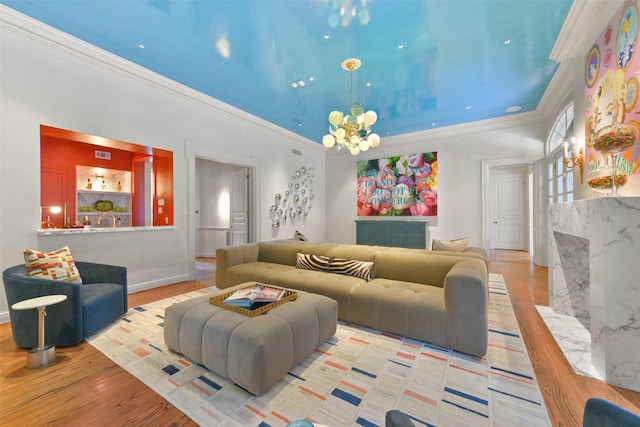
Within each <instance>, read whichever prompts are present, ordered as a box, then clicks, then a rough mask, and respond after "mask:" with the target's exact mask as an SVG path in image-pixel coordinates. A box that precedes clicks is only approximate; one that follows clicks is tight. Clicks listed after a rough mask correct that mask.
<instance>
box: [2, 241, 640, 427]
mask: <svg viewBox="0 0 640 427" xmlns="http://www.w3.org/2000/svg"><path fill="white" fill-rule="evenodd" d="M204 261H206V260H204ZM489 270H490V271H491V272H492V273H499V274H502V275H503V276H504V278H505V281H506V283H507V286H508V289H509V294H510V296H511V300H512V302H513V307H514V310H515V312H516V316H517V317H518V321H519V323H520V327H521V329H522V334H523V337H524V340H525V342H526V344H527V349H528V351H529V355H530V356H531V362H532V364H533V367H534V370H535V372H536V376H537V379H538V382H539V384H540V388H541V391H542V394H543V396H544V399H545V402H546V405H547V408H548V410H549V413H550V415H551V420H552V424H553V426H576V427H579V426H580V425H581V424H582V411H583V408H584V404H585V402H586V400H587V399H588V398H589V397H595V396H598V397H603V398H605V399H608V400H610V401H612V402H614V403H616V404H618V405H621V406H623V407H625V408H627V409H629V410H631V411H633V412H636V413H639V414H640V393H635V392H632V391H629V390H625V389H622V388H617V387H612V386H609V385H607V384H606V383H604V382H602V381H598V380H594V379H591V378H586V377H581V376H578V375H575V374H574V373H573V370H572V369H571V367H570V366H569V364H568V363H567V361H566V359H565V358H564V356H563V355H562V352H561V351H560V349H559V347H558V346H557V344H556V343H555V341H554V340H553V338H552V336H551V334H550V333H549V331H548V330H547V329H546V326H545V325H544V323H543V322H542V320H541V319H540V317H539V315H538V313H537V311H536V309H535V307H534V305H536V304H537V305H546V304H547V300H548V296H547V269H546V268H541V267H536V266H534V265H533V263H532V261H531V257H530V256H529V254H528V253H526V252H517V251H493V252H492V253H491V262H490V267H489ZM213 284H214V278H213V276H212V275H211V273H210V272H209V273H204V274H201V275H198V276H197V280H195V281H192V282H183V283H179V284H176V285H171V286H164V287H162V288H157V289H152V290H149V291H144V292H139V293H134V294H131V295H129V305H130V306H131V307H134V306H138V305H141V304H146V303H148V302H152V301H156V300H159V299H162V298H167V297H169V296H172V295H178V294H181V293H185V292H188V291H191V290H195V289H200V288H203V287H207V286H211V285H213ZM25 352H26V350H24V349H21V348H17V347H16V346H15V344H14V343H13V340H12V337H11V327H10V325H9V324H4V325H0V425H2V426H18V425H20V426H22V425H30V426H31V425H45V424H46V425H64V426H107V425H108V426H124V425H131V426H194V425H195V423H193V422H192V421H190V420H189V418H187V417H186V416H185V415H183V414H182V413H181V412H180V411H178V410H177V409H176V408H175V407H173V406H172V405H171V404H169V403H167V402H166V401H165V400H164V399H162V398H161V397H159V396H158V395H157V394H156V393H155V392H154V391H152V390H151V389H149V388H148V387H146V386H145V385H144V384H142V383H141V382H140V381H139V380H137V379H136V378H135V377H133V376H132V375H130V374H129V373H127V372H126V371H124V370H123V369H122V368H120V367H119V366H118V365H116V364H115V363H113V362H112V361H111V360H110V359H108V358H107V357H106V356H104V355H103V354H102V353H100V352H99V351H97V350H96V349H94V348H93V347H92V346H91V345H89V344H87V343H81V344H79V345H77V346H73V347H66V348H58V360H57V361H56V363H55V364H54V365H51V366H49V367H47V368H45V369H37V370H28V369H25V368H24V362H25V357H26V355H25Z"/></svg>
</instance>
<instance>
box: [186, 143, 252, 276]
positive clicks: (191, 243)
mask: <svg viewBox="0 0 640 427" xmlns="http://www.w3.org/2000/svg"><path fill="white" fill-rule="evenodd" d="M191 148H192V147H191V144H189V141H185V159H186V161H187V207H185V208H183V214H184V215H186V217H187V223H188V227H187V228H188V236H187V242H188V247H187V266H188V272H187V275H188V280H195V277H196V224H197V220H196V213H195V212H196V208H197V207H196V158H199V159H204V160H210V161H212V162H217V163H226V164H229V165H233V166H238V167H239V168H246V169H247V170H248V173H249V182H248V186H249V188H248V200H249V205H250V206H249V220H248V224H247V232H248V233H249V242H252V241H256V238H257V236H259V235H260V221H259V218H258V208H257V207H258V206H260V191H258V188H257V184H258V182H257V180H256V177H257V176H259V175H260V163H259V161H258V160H257V159H255V158H254V157H253V156H249V159H248V160H249V162H248V163H247V158H242V159H236V158H233V157H229V158H225V157H224V156H221V155H219V154H218V153H207V152H203V151H200V150H198V151H196V150H192V149H191Z"/></svg>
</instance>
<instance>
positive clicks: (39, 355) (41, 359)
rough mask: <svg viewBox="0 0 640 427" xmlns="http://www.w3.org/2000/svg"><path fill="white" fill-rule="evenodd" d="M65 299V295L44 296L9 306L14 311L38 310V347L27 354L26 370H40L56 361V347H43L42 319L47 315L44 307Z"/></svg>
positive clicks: (51, 345)
mask: <svg viewBox="0 0 640 427" xmlns="http://www.w3.org/2000/svg"><path fill="white" fill-rule="evenodd" d="M66 299H67V296H66V295H45V296H43V297H37V298H30V299H26V300H24V301H20V302H17V303H15V304H13V305H12V306H11V308H12V309H14V310H32V309H34V308H37V309H38V347H36V348H32V349H31V350H29V352H28V353H27V364H26V367H27V368H42V367H44V366H47V365H48V364H50V363H51V362H53V361H54V360H56V346H55V345H53V344H50V345H47V346H45V345H44V317H45V316H46V315H47V312H46V311H45V307H47V306H50V305H53V304H58V303H59V302H62V301H64V300H66Z"/></svg>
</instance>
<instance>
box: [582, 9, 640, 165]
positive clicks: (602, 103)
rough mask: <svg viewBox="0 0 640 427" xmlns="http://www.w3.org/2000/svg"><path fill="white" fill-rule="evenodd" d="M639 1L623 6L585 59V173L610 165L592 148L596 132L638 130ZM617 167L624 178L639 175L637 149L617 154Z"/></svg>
mask: <svg viewBox="0 0 640 427" xmlns="http://www.w3.org/2000/svg"><path fill="white" fill-rule="evenodd" d="M637 43H638V1H635V0H634V1H630V2H627V3H625V4H624V5H623V6H622V7H621V8H620V10H619V11H618V13H616V15H615V16H614V17H613V18H612V19H611V21H610V22H609V25H608V26H607V28H606V29H605V30H604V31H603V32H602V34H600V36H599V37H598V39H597V40H596V42H595V44H594V45H593V46H592V48H591V49H590V51H589V53H588V54H587V57H586V58H585V109H586V111H585V114H586V115H585V123H586V129H585V136H586V138H585V139H586V141H585V142H586V144H585V145H586V148H585V163H586V171H585V173H586V174H590V173H591V172H593V171H595V170H597V169H598V168H600V167H603V166H606V164H607V162H612V161H613V159H612V158H611V156H607V155H605V154H602V153H600V152H599V151H597V150H596V149H595V148H594V146H593V137H594V135H595V134H596V132H597V131H598V130H600V129H602V128H603V127H605V126H609V125H613V124H616V123H627V124H631V125H633V126H634V127H636V128H638V130H640V122H639V121H638V117H640V104H639V103H638V91H639V90H640V87H639V85H638V75H637V73H638V72H639V71H640V58H639V55H638V54H637V52H636V51H637V47H638V46H637ZM615 162H616V167H617V168H618V170H622V171H623V172H624V173H625V174H626V175H632V174H634V173H635V174H640V146H639V144H635V146H633V147H632V148H630V149H628V150H626V151H624V152H622V153H620V155H618V156H616V158H615Z"/></svg>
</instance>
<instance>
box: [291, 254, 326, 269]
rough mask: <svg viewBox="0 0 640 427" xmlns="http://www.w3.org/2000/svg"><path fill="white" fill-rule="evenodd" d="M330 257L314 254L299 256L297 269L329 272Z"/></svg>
mask: <svg viewBox="0 0 640 427" xmlns="http://www.w3.org/2000/svg"><path fill="white" fill-rule="evenodd" d="M329 260H330V258H329V257H326V256H322V255H312V254H301V253H299V254H298V258H297V259H296V268H301V269H304V270H315V271H327V269H328V268H329Z"/></svg>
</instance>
